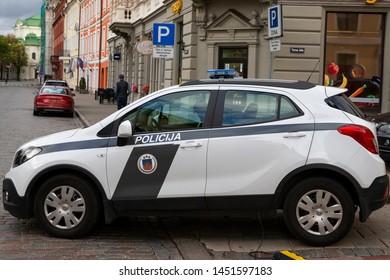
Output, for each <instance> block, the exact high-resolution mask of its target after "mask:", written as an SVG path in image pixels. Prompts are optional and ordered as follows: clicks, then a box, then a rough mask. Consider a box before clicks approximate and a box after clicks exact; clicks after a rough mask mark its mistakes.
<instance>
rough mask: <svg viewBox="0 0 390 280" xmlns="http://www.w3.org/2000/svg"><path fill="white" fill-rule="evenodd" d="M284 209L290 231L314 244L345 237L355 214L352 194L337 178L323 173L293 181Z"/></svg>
mask: <svg viewBox="0 0 390 280" xmlns="http://www.w3.org/2000/svg"><path fill="white" fill-rule="evenodd" d="M283 210H284V220H285V223H286V225H287V227H288V229H289V231H290V232H291V233H292V234H293V235H294V236H295V237H297V238H298V239H300V240H302V241H303V242H305V243H308V244H310V245H314V246H327V245H330V244H332V243H335V242H337V241H339V240H341V239H342V238H344V237H345V236H346V235H347V233H348V232H349V230H350V229H351V227H352V224H353V221H354V218H355V207H354V203H353V201H352V199H351V195H350V194H349V193H348V192H347V191H346V190H345V188H344V187H343V186H342V185H341V184H340V183H339V182H337V181H334V180H332V179H329V178H322V177H313V178H308V179H306V180H303V181H301V182H299V183H298V184H296V185H295V186H294V187H293V188H292V189H291V190H290V192H289V193H288V195H287V197H286V200H285V203H284V207H283Z"/></svg>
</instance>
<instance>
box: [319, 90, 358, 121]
mask: <svg viewBox="0 0 390 280" xmlns="http://www.w3.org/2000/svg"><path fill="white" fill-rule="evenodd" d="M325 102H326V103H327V104H328V105H329V106H330V107H333V108H336V109H339V110H342V111H344V112H347V113H349V114H351V115H354V116H357V117H359V118H362V119H364V118H365V115H364V113H363V112H362V111H361V110H360V109H359V108H358V107H357V106H356V105H355V104H354V103H353V102H352V101H351V99H349V98H348V97H347V96H346V95H345V94H344V93H342V94H339V95H335V96H332V97H328V98H327V99H325Z"/></svg>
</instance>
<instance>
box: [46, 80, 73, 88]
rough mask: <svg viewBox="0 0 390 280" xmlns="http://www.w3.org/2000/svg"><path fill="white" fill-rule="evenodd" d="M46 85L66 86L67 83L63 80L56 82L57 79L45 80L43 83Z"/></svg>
mask: <svg viewBox="0 0 390 280" xmlns="http://www.w3.org/2000/svg"><path fill="white" fill-rule="evenodd" d="M45 85H46V86H61V87H67V86H68V84H67V83H64V82H57V81H53V82H51V81H46V83H45Z"/></svg>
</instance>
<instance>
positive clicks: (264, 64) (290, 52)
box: [108, 0, 390, 113]
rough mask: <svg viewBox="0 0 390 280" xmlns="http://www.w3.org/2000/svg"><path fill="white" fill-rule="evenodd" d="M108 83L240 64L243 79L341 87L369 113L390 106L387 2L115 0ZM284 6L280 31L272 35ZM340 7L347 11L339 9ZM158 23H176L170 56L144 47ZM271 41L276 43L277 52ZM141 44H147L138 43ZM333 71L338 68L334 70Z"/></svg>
mask: <svg viewBox="0 0 390 280" xmlns="http://www.w3.org/2000/svg"><path fill="white" fill-rule="evenodd" d="M112 3H113V17H112V23H111V25H110V29H111V30H112V31H113V34H114V35H113V36H112V37H110V38H109V40H108V42H109V48H110V68H109V73H110V75H109V81H110V82H109V84H112V83H113V82H114V81H115V79H116V77H117V74H119V73H121V72H125V75H126V77H127V78H128V80H129V81H130V82H131V83H132V84H133V85H138V88H140V87H144V86H145V85H147V86H149V87H150V88H151V90H156V89H160V88H163V87H166V86H169V85H173V84H178V83H181V82H183V81H188V80H193V79H202V78H207V70H208V69H216V68H230V69H235V70H236V71H237V72H238V73H239V76H240V77H243V78H274V79H298V80H308V81H311V82H313V83H317V84H329V85H332V86H342V87H344V86H345V87H346V88H347V89H348V92H347V95H354V96H355V94H356V93H359V94H358V95H356V96H355V97H354V98H353V101H354V102H355V103H356V104H357V105H358V106H359V107H361V108H362V110H364V111H366V112H368V113H376V112H387V111H389V110H390V108H389V107H390V101H389V99H390V93H389V92H390V84H389V77H390V68H389V67H390V66H389V65H388V64H386V63H385V62H386V61H388V60H389V55H390V54H389V50H390V39H389V38H390V36H389V32H390V22H389V15H390V13H389V11H390V9H389V8H390V1H389V0H381V1H380V0H377V1H375V0H342V1H320V0H317V1H302V0H279V1H272V0H247V1H245V3H242V4H240V5H237V2H236V1H235V0H224V1H220V0H207V1H206V0H128V1H125V0H113V2H112ZM275 4H279V5H281V11H282V25H283V33H282V36H280V37H277V38H271V37H269V34H268V29H269V27H268V22H269V18H268V13H269V11H268V8H269V7H271V6H274V5H275ZM340 7H342V9H340ZM154 23H173V24H174V25H175V44H174V46H173V57H172V58H156V57H154V56H153V54H152V53H151V52H148V51H145V46H150V42H151V41H153V24H154ZM271 43H272V44H273V46H275V44H276V49H275V47H273V48H272V50H271ZM140 46H143V47H142V48H140ZM332 68H334V69H332Z"/></svg>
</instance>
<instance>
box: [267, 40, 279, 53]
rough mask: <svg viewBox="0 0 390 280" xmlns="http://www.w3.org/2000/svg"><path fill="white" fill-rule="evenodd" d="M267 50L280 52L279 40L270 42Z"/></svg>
mask: <svg viewBox="0 0 390 280" xmlns="http://www.w3.org/2000/svg"><path fill="white" fill-rule="evenodd" d="M269 48H270V51H271V52H277V51H280V40H279V39H274V40H270V41H269Z"/></svg>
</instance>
